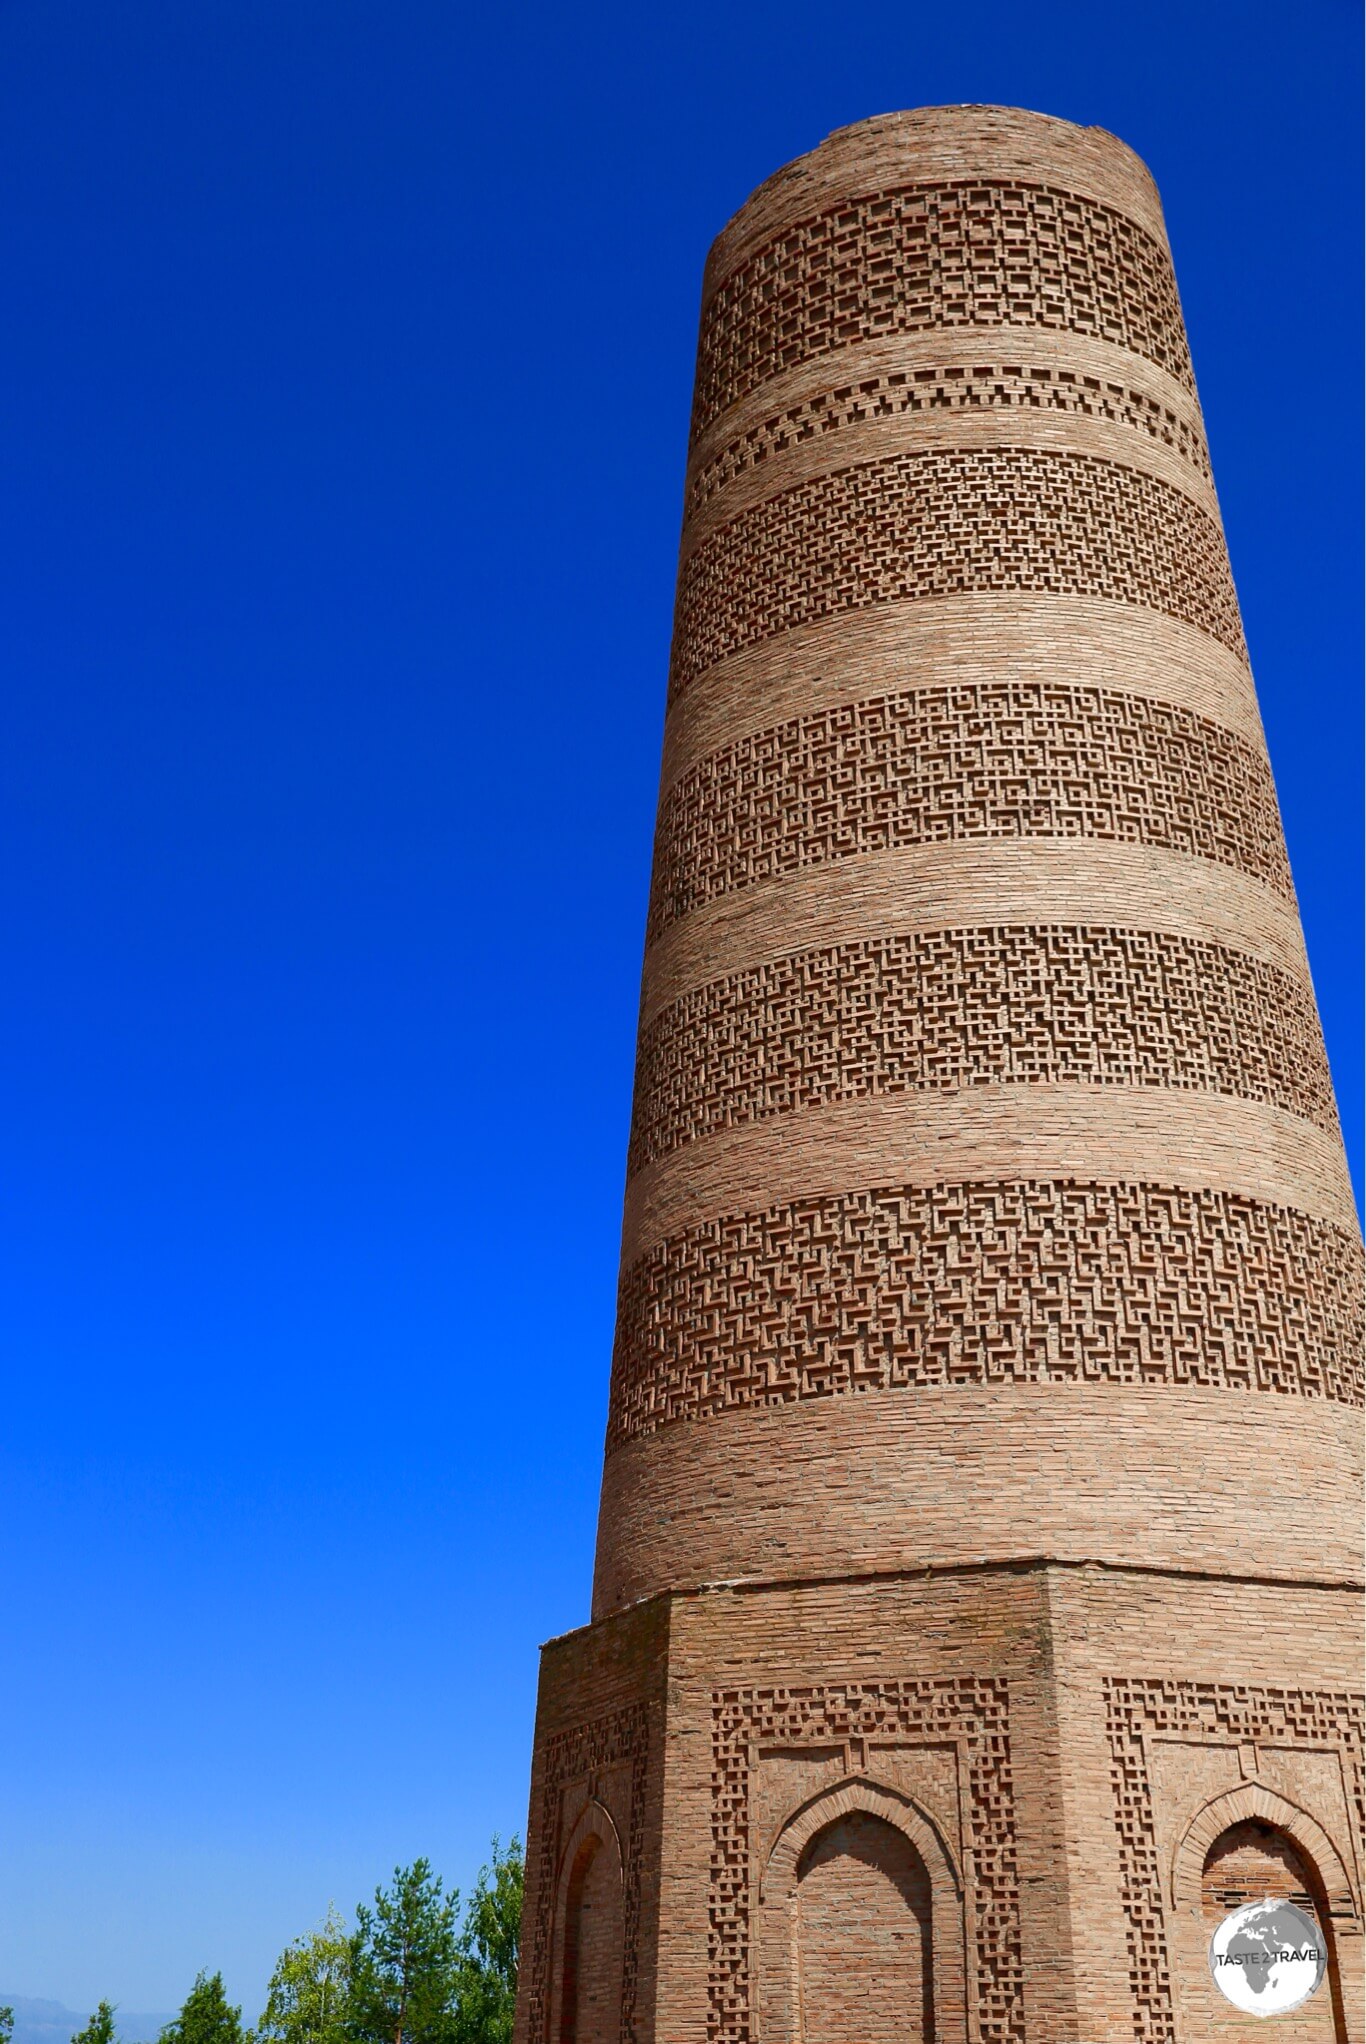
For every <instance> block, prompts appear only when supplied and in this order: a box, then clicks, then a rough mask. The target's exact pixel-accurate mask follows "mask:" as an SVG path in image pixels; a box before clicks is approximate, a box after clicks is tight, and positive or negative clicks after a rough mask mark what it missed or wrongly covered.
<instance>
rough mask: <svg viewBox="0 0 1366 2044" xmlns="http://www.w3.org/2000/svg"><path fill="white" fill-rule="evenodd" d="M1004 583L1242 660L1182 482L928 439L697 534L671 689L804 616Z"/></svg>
mask: <svg viewBox="0 0 1366 2044" xmlns="http://www.w3.org/2000/svg"><path fill="white" fill-rule="evenodd" d="M1005 590H1012V591H1016V590H1017V591H1021V592H1024V593H1028V594H1031V595H1046V596H1096V597H1102V598H1106V599H1108V600H1110V601H1112V602H1117V603H1123V604H1128V605H1132V606H1137V607H1140V608H1143V609H1148V610H1155V611H1160V612H1161V613H1162V614H1163V615H1164V616H1166V617H1172V618H1176V619H1177V620H1178V621H1180V622H1181V623H1183V624H1189V625H1194V626H1196V627H1197V629H1199V630H1200V631H1203V632H1207V633H1208V634H1209V635H1210V637H1211V638H1214V639H1217V640H1218V641H1219V642H1220V643H1221V644H1222V645H1225V646H1227V647H1228V648H1229V650H1230V651H1231V652H1233V653H1235V654H1237V655H1238V656H1239V658H1240V659H1241V658H1246V653H1247V648H1246V644H1245V642H1244V639H1243V627H1242V622H1241V619H1240V617H1239V614H1238V598H1237V596H1236V594H1235V593H1234V588H1233V575H1232V572H1231V570H1230V568H1229V563H1228V551H1227V548H1226V547H1225V545H1224V536H1223V533H1222V532H1221V531H1220V529H1219V526H1218V524H1217V522H1216V521H1215V520H1214V519H1213V518H1211V517H1210V515H1209V513H1208V512H1207V511H1205V510H1203V509H1202V508H1201V507H1200V505H1198V504H1196V503H1194V502H1193V501H1192V499H1191V498H1189V497H1188V496H1186V495H1185V493H1184V491H1181V490H1178V489H1175V488H1173V486H1172V485H1171V484H1170V483H1165V482H1162V481H1160V480H1159V479H1158V478H1157V477H1156V476H1151V475H1145V474H1143V473H1142V472H1141V471H1140V470H1138V469H1132V468H1126V467H1124V466H1123V465H1122V464H1121V463H1119V462H1116V461H1105V460H1101V459H1100V458H1099V457H1097V456H1095V455H1090V454H1063V453H1056V452H1054V451H1052V450H1045V449H1039V448H1024V447H978V448H936V449H933V450H931V451H929V452H923V453H912V454H896V455H889V456H887V457H886V458H884V459H883V460H881V461H867V462H858V463H855V464H854V465H853V466H852V467H850V468H844V469H835V470H833V471H832V472H831V473H830V474H828V475H822V476H816V477H813V478H812V479H811V480H810V481H809V482H804V483H798V484H796V485H794V487H793V488H791V489H789V490H784V491H782V492H781V493H780V494H779V495H777V496H775V497H770V498H768V499H767V500H766V501H765V502H763V503H761V504H756V505H754V506H753V508H752V509H750V510H748V511H744V512H741V513H740V514H739V516H738V517H736V518H734V519H732V520H731V522H730V523H729V524H728V525H724V526H722V527H721V529H720V530H719V531H718V532H715V533H713V534H711V536H710V537H709V538H708V539H706V540H704V541H703V543H702V545H701V546H699V547H698V549H697V551H696V552H695V553H693V554H691V555H690V556H689V557H688V558H687V559H686V560H685V561H684V563H683V565H682V568H681V569H680V572H679V577H678V595H677V600H676V603H675V606H674V645H673V657H672V661H671V665H670V700H671V702H676V701H677V699H678V697H679V696H680V695H681V694H682V693H683V692H684V690H686V689H687V687H688V686H689V684H690V683H692V682H693V681H695V680H696V678H697V676H698V675H699V674H701V673H703V672H704V671H705V670H706V669H707V668H709V667H712V666H714V665H715V663H716V662H717V661H718V660H724V659H726V658H727V657H728V656H729V655H730V654H733V653H739V652H741V651H743V650H744V648H745V647H747V646H754V645H759V644H762V643H763V642H764V641H766V640H768V639H772V638H775V637H776V636H777V635H778V634H779V633H781V632H787V631H792V630H794V629H796V628H797V627H799V626H802V625H812V624H818V623H820V622H821V621H822V620H823V619H825V618H830V617H836V616H840V615H843V614H845V613H848V612H850V611H856V610H865V609H868V608H870V607H872V606H876V605H880V604H886V603H909V602H919V601H923V600H924V599H925V598H927V597H935V596H963V595H979V594H983V593H991V594H998V593H1000V592H1002V591H1005Z"/></svg>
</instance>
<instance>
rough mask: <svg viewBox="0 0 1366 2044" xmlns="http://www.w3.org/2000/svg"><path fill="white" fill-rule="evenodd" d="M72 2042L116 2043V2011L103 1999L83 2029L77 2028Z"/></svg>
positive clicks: (77, 2043)
mask: <svg viewBox="0 0 1366 2044" xmlns="http://www.w3.org/2000/svg"><path fill="white" fill-rule="evenodd" d="M71 2044H114V2011H113V2008H112V2006H111V2004H110V2003H109V2002H107V2001H102V2002H101V2003H100V2005H99V2007H98V2008H97V2009H96V2011H95V2013H94V2015H93V2016H92V2017H91V2018H90V2021H89V2022H88V2023H87V2024H86V2026H85V2028H84V2029H83V2030H77V2032H76V2034H75V2036H74V2037H73V2038H72V2039H71Z"/></svg>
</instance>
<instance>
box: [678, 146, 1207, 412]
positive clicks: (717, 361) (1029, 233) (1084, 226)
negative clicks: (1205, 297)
mask: <svg viewBox="0 0 1366 2044" xmlns="http://www.w3.org/2000/svg"><path fill="white" fill-rule="evenodd" d="M993 326H1027V327H1044V328H1046V329H1054V330H1058V331H1063V332H1067V333H1073V334H1081V335H1085V336H1087V337H1089V338H1093V339H1095V340H1101V341H1112V342H1114V343H1116V344H1117V345H1118V346H1120V347H1123V348H1131V349H1132V350H1133V351H1134V353H1135V354H1138V355H1144V356H1146V357H1147V358H1148V360H1149V361H1150V362H1155V363H1157V365H1158V367H1159V368H1162V369H1165V370H1166V371H1167V372H1168V373H1169V374H1170V375H1172V376H1174V377H1175V378H1176V379H1177V380H1178V381H1179V382H1181V383H1184V384H1185V385H1186V386H1187V388H1188V389H1190V388H1193V383H1192V378H1191V366H1190V351H1189V348H1188V347H1187V343H1186V331H1185V327H1184V325H1183V323H1182V319H1181V304H1180V300H1179V299H1178V297H1177V292H1176V279H1175V277H1174V276H1173V274H1172V266H1171V260H1170V258H1169V256H1168V255H1167V252H1166V250H1165V249H1164V248H1163V247H1162V246H1161V245H1160V243H1158V242H1157V241H1155V240H1154V239H1153V237H1152V235H1150V234H1148V233H1147V232H1146V231H1145V230H1144V229H1143V228H1142V227H1139V226H1138V225H1137V224H1136V223H1135V222H1134V221H1132V220H1130V219H1128V218H1126V217H1125V215H1124V214H1123V213H1120V212H1116V211H1115V210H1114V209H1113V208H1112V207H1109V206H1104V205H1099V204H1097V203H1096V202H1095V201H1094V200H1090V199H1083V198H1079V197H1077V196H1076V195H1075V194H1074V193H1071V192H1065V191H1058V190H1056V189H1053V188H1050V187H1049V186H1047V185H1032V184H1020V183H1015V182H1013V181H1008V180H1004V179H987V178H980V179H978V178H974V179H962V180H953V181H946V182H944V183H934V184H928V183H926V184H920V183H917V184H911V185H905V186H902V187H900V188H896V189H891V190H887V191H880V192H873V193H870V194H869V195H868V196H866V197H858V198H849V199H845V200H843V201H841V203H839V204H838V205H835V206H831V207H829V208H827V209H826V210H825V211H823V212H821V213H818V214H815V215H814V216H812V217H811V218H809V219H805V220H801V221H798V222H796V223H795V224H794V225H792V226H791V227H787V228H785V229H784V230H783V232H782V233H780V234H777V235H775V236H774V237H773V238H772V239H771V240H770V241H769V242H767V243H766V244H765V245H764V246H763V247H762V248H760V249H758V250H756V252H755V253H754V254H753V255H752V256H751V257H750V258H749V259H748V261H747V262H743V263H741V264H740V265H739V266H738V267H737V268H736V269H735V270H734V271H733V272H732V274H731V275H730V276H729V277H727V278H726V279H725V281H724V282H723V283H722V284H721V286H720V288H719V289H718V290H717V291H716V292H715V294H714V295H713V297H712V298H711V300H710V302H709V304H708V305H707V307H706V309H705V311H704V313H703V315H702V333H701V340H700V342H699V345H698V352H697V383H696V390H695V395H694V400H693V428H692V430H693V434H694V437H695V436H696V435H697V434H698V433H700V432H703V431H704V430H705V429H706V427H707V426H708V425H709V424H710V423H711V421H712V419H714V418H715V417H716V416H717V414H718V413H720V412H722V411H724V410H725V408H726V407H727V406H728V405H732V404H734V403H735V402H736V400H737V399H738V398H741V397H744V396H745V395H746V394H747V393H748V392H749V391H751V390H753V389H754V388H755V387H756V386H757V385H758V384H760V383H762V382H764V381H765V379H766V378H768V377H770V376H776V375H777V374H778V373H779V372H780V371H781V370H783V369H788V368H790V367H792V365H793V364H794V363H799V362H807V361H810V360H811V359H812V358H813V357H814V356H818V355H824V354H827V353H829V352H830V350H831V349H834V348H840V347H845V346H847V345H848V344H849V343H850V342H851V341H869V340H879V339H882V338H885V337H887V336H889V335H893V334H905V333H915V332H921V331H924V330H925V329H927V328H949V329H952V328H955V327H993Z"/></svg>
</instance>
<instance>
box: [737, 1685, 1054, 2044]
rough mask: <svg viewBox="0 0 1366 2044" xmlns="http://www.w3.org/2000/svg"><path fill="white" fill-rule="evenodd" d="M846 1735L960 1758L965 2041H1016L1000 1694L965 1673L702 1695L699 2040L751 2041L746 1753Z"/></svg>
mask: <svg viewBox="0 0 1366 2044" xmlns="http://www.w3.org/2000/svg"><path fill="white" fill-rule="evenodd" d="M849 1738H861V1739H874V1740H876V1739H908V1740H920V1741H923V1742H925V1743H926V1744H928V1743H931V1742H944V1743H947V1742H953V1743H954V1744H955V1745H956V1746H957V1747H958V1750H959V1751H960V1752H961V1753H962V1755H963V1757H964V1760H965V1763H966V1769H965V1771H966V1776H967V1780H966V1782H965V1784H964V1786H965V1789H966V1793H965V1795H964V1797H963V1822H964V1828H965V1833H966V1836H965V1838H964V1851H963V1861H964V1868H965V1872H966V1875H967V1882H968V1892H967V1894H966V1896H965V1903H966V1907H967V1912H968V1924H967V1930H968V1946H969V1951H970V1953H971V1955H972V1956H971V1961H970V1965H969V1980H970V1992H971V1994H972V1995H973V1997H974V2000H975V2014H976V2019H977V2024H976V2029H975V2031H974V2035H975V2036H976V2037H978V2038H979V2039H980V2040H981V2044H1023V2040H1024V2034H1025V2030H1024V1962H1023V1957H1022V1952H1021V1943H1020V1875H1019V1865H1018V1857H1017V1849H1016V1827H1015V1800H1014V1786H1013V1781H1012V1775H1011V1754H1010V1695H1009V1689H1008V1686H1007V1684H1006V1683H1005V1682H1002V1681H993V1680H991V1679H989V1678H985V1677H972V1676H966V1675H955V1676H941V1677H939V1678H937V1679H933V1680H926V1681H902V1682H863V1681H853V1682H843V1683H823V1684H820V1685H817V1686H813V1687H810V1688H793V1689H777V1688H772V1689H758V1688H754V1689H748V1688H741V1689H721V1690H716V1691H715V1692H714V1693H713V1696H712V1782H711V1788H712V1806H711V1810H712V1815H711V1886H710V1892H709V1895H708V1936H707V1959H708V1987H709V2000H710V2010H709V2014H708V2019H707V2044H748V2040H749V2039H750V2038H752V2037H753V2035H754V2018H755V2014H756V2010H755V1994H754V1978H753V1971H754V1969H753V1957H752V1945H753V1931H752V1918H753V1913H754V1909H755V1904H756V1900H757V1898H756V1897H755V1896H754V1895H753V1894H752V1892H751V1887H750V1881H751V1865H752V1859H751V1851H752V1843H753V1841H752V1839H751V1835H750V1813H749V1798H750V1769H751V1764H752V1763H751V1756H752V1754H753V1752H754V1750H755V1748H756V1747H757V1746H759V1745H761V1744H762V1745H765V1746H783V1747H794V1746H803V1745H808V1744H809V1745H811V1746H816V1747H821V1746H826V1747H828V1746H829V1745H830V1743H831V1742H832V1741H838V1740H843V1739H849Z"/></svg>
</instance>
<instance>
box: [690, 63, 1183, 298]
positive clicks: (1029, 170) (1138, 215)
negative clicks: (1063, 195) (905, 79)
mask: <svg viewBox="0 0 1366 2044" xmlns="http://www.w3.org/2000/svg"><path fill="white" fill-rule="evenodd" d="M974 177H978V178H992V179H995V178H1024V179H1027V180H1033V181H1035V182H1037V183H1041V184H1058V185H1061V186H1063V187H1065V188H1067V189H1071V190H1075V191H1077V192H1078V193H1079V194H1081V195H1083V196H1086V197H1091V198H1094V199H1098V200H1100V201H1101V202H1102V203H1104V204H1108V205H1111V206H1113V207H1115V208H1117V209H1118V210H1120V211H1122V212H1125V213H1128V214H1129V215H1130V216H1131V217H1132V218H1133V219H1135V220H1136V221H1137V222H1138V224H1139V225H1141V226H1143V227H1146V228H1147V229H1148V231H1149V232H1150V233H1152V234H1154V235H1155V236H1156V237H1157V238H1158V239H1159V240H1161V241H1164V242H1165V239H1166V230H1165V225H1164V222H1163V218H1162V206H1161V201H1160V199H1159V197H1158V191H1157V184H1156V181H1155V179H1154V178H1153V174H1152V172H1151V171H1150V170H1149V168H1148V166H1147V164H1146V163H1145V162H1144V161H1143V159H1142V157H1141V156H1139V155H1138V153H1137V151H1136V150H1134V149H1132V148H1131V147H1130V146H1129V144H1128V143H1127V142H1125V141H1122V140H1121V139H1120V137H1119V136H1118V135H1115V134H1112V133H1111V132H1110V130H1109V129H1108V128H1101V127H1085V126H1083V125H1082V124H1081V123H1079V122H1077V121H1068V120H1064V119H1063V118H1062V117H1061V116H1060V115H1057V114H1043V113H1036V112H1034V111H1033V110H1032V109H1030V108H1028V107H1013V106H991V105H979V104H975V103H965V104H963V105H960V106H922V107H906V108H902V109H899V110H894V111H891V112H888V113H880V114H869V115H868V116H867V117H866V118H865V119H863V120H860V121H853V122H850V123H849V124H848V125H846V126H844V127H840V128H834V129H832V130H831V132H830V133H829V134H828V135H827V136H826V137H825V138H824V140H823V141H821V142H818V143H817V144H816V146H815V147H814V148H813V149H808V150H806V151H804V152H803V154H802V155H800V156H794V157H793V158H792V159H791V160H790V161H789V162H787V163H785V164H783V165H781V166H780V168H779V169H777V170H775V171H774V172H773V173H772V174H771V175H770V176H769V177H766V178H765V179H764V181H763V183H762V184H760V185H758V186H756V188H755V190H754V191H753V192H751V193H750V195H749V197H748V198H747V199H746V200H745V202H744V204H743V205H742V206H740V207H739V208H738V210H737V211H736V212H735V213H734V214H733V215H732V216H731V218H730V220H729V221H727V223H726V225H725V226H724V227H723V228H722V229H721V231H720V233H719V234H718V235H717V237H716V239H715V241H714V242H713V243H712V247H711V251H710V254H709V255H708V258H707V280H706V285H705V287H704V296H705V295H710V291H711V290H712V289H713V288H714V286H715V284H716V282H717V281H718V280H719V278H720V276H722V275H723V274H724V273H725V272H727V271H728V270H730V269H731V268H733V267H734V265H735V263H736V262H737V261H739V260H740V259H741V258H742V257H743V256H744V255H745V254H747V253H749V252H750V250H751V249H752V248H753V247H754V246H755V245H756V243H757V242H758V241H760V240H763V239H765V238H766V237H767V235H768V234H770V233H772V232H773V231H775V230H776V229H778V228H779V227H781V226H782V225H784V224H786V223H789V222H792V221H794V220H795V219H797V218H799V217H800V216H801V215H802V214H803V213H805V212H806V211H807V210H808V209H819V208H820V207H821V206H822V205H823V204H825V203H827V202H828V201H830V200H836V201H837V200H838V198H839V197H840V196H842V195H848V196H851V197H852V196H854V195H855V194H856V193H860V192H868V191H870V190H873V189H875V188H886V186H887V185H888V184H894V183H903V184H915V183H921V182H925V183H937V182H940V181H951V180H962V179H969V178H974Z"/></svg>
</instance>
